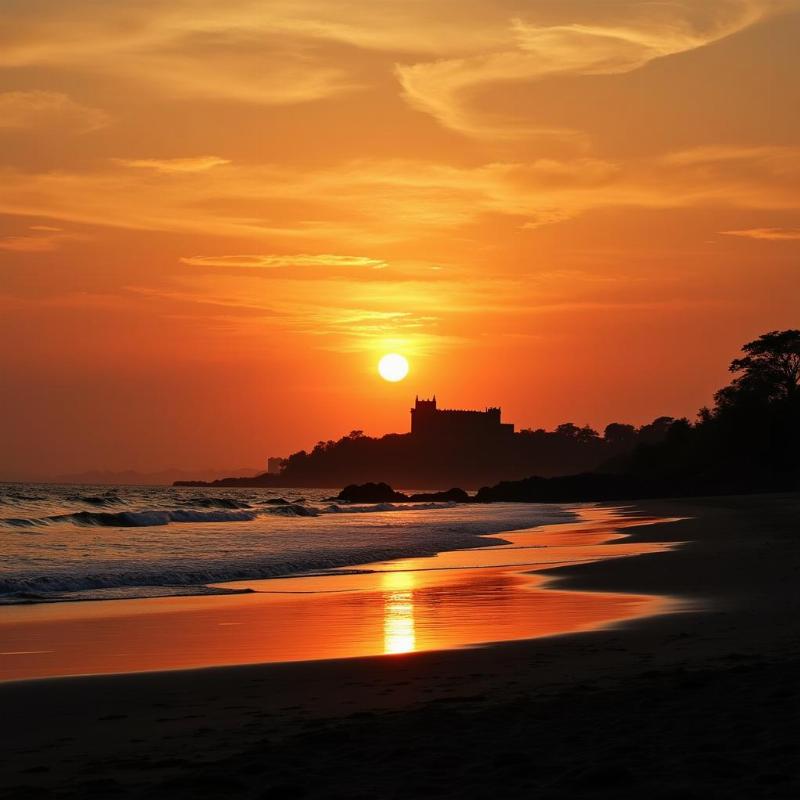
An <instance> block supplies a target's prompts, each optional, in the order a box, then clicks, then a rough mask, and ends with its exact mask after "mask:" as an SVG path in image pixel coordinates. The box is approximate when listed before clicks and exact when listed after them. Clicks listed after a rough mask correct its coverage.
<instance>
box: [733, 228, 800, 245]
mask: <svg viewBox="0 0 800 800" xmlns="http://www.w3.org/2000/svg"><path fill="white" fill-rule="evenodd" d="M720 233H721V234H723V235H724V236H741V237H742V238H745V239H763V240H765V241H769V242H792V241H800V228H746V229H744V230H740V231H720Z"/></svg>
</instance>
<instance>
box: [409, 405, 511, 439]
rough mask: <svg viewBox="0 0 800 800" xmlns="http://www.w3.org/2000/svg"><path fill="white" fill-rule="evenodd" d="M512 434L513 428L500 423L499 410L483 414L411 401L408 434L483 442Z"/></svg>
mask: <svg viewBox="0 0 800 800" xmlns="http://www.w3.org/2000/svg"><path fill="white" fill-rule="evenodd" d="M513 433H514V426H513V425H512V424H510V423H504V422H501V421H500V408H499V407H491V408H486V409H484V410H483V411H470V410H463V409H445V408H438V407H437V405H436V395H434V396H433V399H432V400H420V399H419V397H417V398H416V399H415V402H414V408H412V409H411V435H412V436H415V437H424V438H429V439H450V438H453V437H464V438H467V439H486V438H492V437H505V436H509V435H512V434H513Z"/></svg>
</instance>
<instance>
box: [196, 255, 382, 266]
mask: <svg viewBox="0 0 800 800" xmlns="http://www.w3.org/2000/svg"><path fill="white" fill-rule="evenodd" d="M181 262H182V263H184V264H190V265H192V266H196V267H251V268H266V269H276V268H281V267H367V268H370V269H383V268H384V267H385V266H386V262H385V261H382V260H381V259H377V258H367V257H366V256H342V255H334V254H331V253H321V254H317V255H311V254H308V253H299V254H294V255H265V254H259V255H234V256H185V257H183V258H181Z"/></svg>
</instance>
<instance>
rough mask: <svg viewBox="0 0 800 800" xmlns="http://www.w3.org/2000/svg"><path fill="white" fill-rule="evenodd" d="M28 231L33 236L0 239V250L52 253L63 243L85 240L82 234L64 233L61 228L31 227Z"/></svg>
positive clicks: (48, 226) (47, 226)
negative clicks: (32, 232) (31, 232)
mask: <svg viewBox="0 0 800 800" xmlns="http://www.w3.org/2000/svg"><path fill="white" fill-rule="evenodd" d="M28 230H31V231H34V234H33V235H31V234H22V235H19V236H4V237H2V238H0V250H6V251H7V252H11V253H52V252H53V251H55V250H59V249H60V248H61V245H62V244H63V243H64V242H68V241H80V240H83V239H85V238H86V236H84V235H82V234H76V233H64V232H63V230H62V229H61V228H56V227H52V226H50V225H31V226H29V228H28Z"/></svg>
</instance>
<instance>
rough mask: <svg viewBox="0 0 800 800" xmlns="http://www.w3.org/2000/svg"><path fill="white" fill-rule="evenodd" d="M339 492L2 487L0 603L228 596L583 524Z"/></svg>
mask: <svg viewBox="0 0 800 800" xmlns="http://www.w3.org/2000/svg"><path fill="white" fill-rule="evenodd" d="M330 494H331V490H330V489H322V490H315V489H297V490H292V489H280V490H270V489H222V488H220V489H209V488H189V487H186V488H184V487H181V488H172V487H107V486H97V487H91V486H53V485H44V484H0V605H2V604H5V605H8V604H19V603H37V602H63V601H70V600H92V599H114V598H132V597H155V596H167V595H179V594H185V595H188V594H206V593H223V592H226V591H232V590H229V589H224V588H219V587H216V588H214V587H211V586H209V584H212V583H221V582H226V581H236V580H249V579H254V578H270V577H279V576H289V575H306V574H309V573H314V572H318V571H320V570H324V569H328V568H334V567H335V568H345V567H350V566H355V565H358V564H365V563H370V562H374V561H382V560H387V559H393V558H407V557H413V556H427V555H433V554H435V553H437V552H441V551H445V550H456V549H462V548H469V547H481V546H485V545H493V544H497V540H496V539H486V538H482V535H485V534H500V533H502V532H503V531H512V530H524V529H527V528H532V527H535V526H539V525H547V524H552V523H557V522H566V521H569V520H570V519H573V518H574V514H573V513H572V512H570V511H569V510H567V509H564V508H560V507H558V506H553V505H536V504H512V503H497V504H492V505H456V504H449V503H416V504H414V503H411V504H398V505H392V504H377V505H357V506H348V505H345V504H341V503H336V502H333V501H331V500H330V499H328V498H329V496H330Z"/></svg>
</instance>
